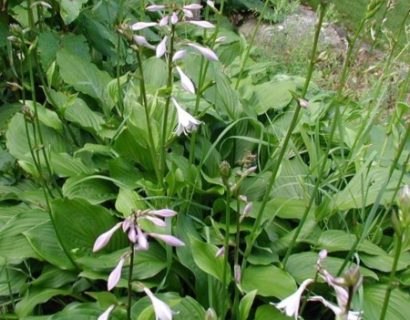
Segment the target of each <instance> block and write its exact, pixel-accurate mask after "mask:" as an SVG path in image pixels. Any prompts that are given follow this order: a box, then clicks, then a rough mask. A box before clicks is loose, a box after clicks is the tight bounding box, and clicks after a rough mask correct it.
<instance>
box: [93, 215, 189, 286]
mask: <svg viewBox="0 0 410 320" xmlns="http://www.w3.org/2000/svg"><path fill="white" fill-rule="evenodd" d="M175 215H176V212H175V211H174V210H171V209H161V210H143V211H141V210H138V211H136V212H135V213H133V214H132V215H130V216H129V217H127V218H126V219H125V220H124V221H122V222H119V223H117V224H116V225H115V226H114V227H112V228H111V229H110V230H108V231H106V232H104V233H103V234H101V235H100V236H99V237H98V238H97V240H96V241H95V243H94V247H93V252H96V251H99V250H101V249H102V248H104V247H105V246H106V245H107V244H108V242H109V241H110V239H111V238H112V236H113V234H114V233H115V232H116V231H117V230H119V229H122V231H123V232H124V233H126V234H127V236H128V240H129V241H130V243H132V245H133V249H134V251H145V250H148V248H149V242H148V238H149V237H151V238H156V239H159V240H162V241H164V242H165V243H166V244H168V245H170V246H174V247H180V246H184V245H185V244H184V243H183V242H182V241H181V240H179V239H178V238H176V237H174V236H172V235H168V234H160V233H154V232H145V231H144V230H143V228H142V227H141V226H140V223H139V222H140V220H141V219H145V220H148V221H151V222H152V223H153V224H155V225H157V226H159V227H166V226H167V225H166V222H165V221H164V218H167V217H173V216H175ZM128 256H129V253H126V254H124V255H123V256H122V257H121V258H120V261H119V262H118V264H117V266H116V267H115V268H114V269H113V271H112V272H111V273H110V275H109V277H108V283H107V288H108V291H110V290H112V289H113V288H114V287H115V286H116V285H117V284H118V282H119V281H120V278H121V271H122V268H123V266H124V263H125V261H126V259H127V258H128Z"/></svg>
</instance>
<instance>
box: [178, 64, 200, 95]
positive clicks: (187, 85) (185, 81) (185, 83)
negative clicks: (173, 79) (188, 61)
mask: <svg viewBox="0 0 410 320" xmlns="http://www.w3.org/2000/svg"><path fill="white" fill-rule="evenodd" d="M176 69H177V72H178V74H179V78H180V79H181V85H182V88H184V89H185V90H186V91H188V92H189V93H192V94H195V87H194V84H193V83H192V81H191V79H189V78H188V76H187V75H186V74H185V73H184V72H183V71H182V70H181V68H180V67H176Z"/></svg>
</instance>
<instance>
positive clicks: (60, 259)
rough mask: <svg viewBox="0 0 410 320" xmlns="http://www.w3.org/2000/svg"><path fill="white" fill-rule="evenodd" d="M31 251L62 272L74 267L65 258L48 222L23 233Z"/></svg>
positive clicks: (51, 225)
mask: <svg viewBox="0 0 410 320" xmlns="http://www.w3.org/2000/svg"><path fill="white" fill-rule="evenodd" d="M23 234H24V236H25V237H26V238H27V240H28V242H29V243H30V245H31V246H32V248H33V250H34V251H35V252H36V253H37V254H38V255H39V256H40V257H41V258H42V259H44V260H45V261H47V262H49V263H51V264H53V265H55V266H57V267H59V268H60V269H63V270H70V269H73V268H74V266H73V264H72V263H71V261H70V260H69V258H68V257H67V256H66V254H65V253H64V251H63V248H62V247H61V245H60V243H59V240H58V238H57V235H56V232H55V230H54V227H53V224H52V223H51V221H50V220H47V221H45V222H44V223H42V224H38V225H37V226H35V227H33V228H31V229H30V230H27V231H25V232H23Z"/></svg>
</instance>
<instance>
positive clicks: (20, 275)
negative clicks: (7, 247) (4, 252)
mask: <svg viewBox="0 0 410 320" xmlns="http://www.w3.org/2000/svg"><path fill="white" fill-rule="evenodd" d="M6 268H7V269H6ZM26 281H27V276H26V275H25V274H24V272H23V271H22V270H20V269H16V268H14V267H10V266H8V265H6V264H5V259H4V258H2V257H0V297H5V296H9V295H10V293H19V292H21V290H22V288H24V284H25V283H26Z"/></svg>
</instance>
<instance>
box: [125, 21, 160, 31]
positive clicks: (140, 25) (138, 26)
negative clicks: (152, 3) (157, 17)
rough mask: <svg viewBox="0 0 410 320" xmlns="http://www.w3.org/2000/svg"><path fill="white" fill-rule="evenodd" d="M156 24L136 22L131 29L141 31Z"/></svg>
mask: <svg viewBox="0 0 410 320" xmlns="http://www.w3.org/2000/svg"><path fill="white" fill-rule="evenodd" d="M156 25H157V23H156V22H137V23H134V24H133V25H132V26H131V29H132V30H134V31H138V30H143V29H146V28H149V27H153V26H156Z"/></svg>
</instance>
